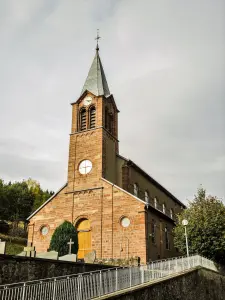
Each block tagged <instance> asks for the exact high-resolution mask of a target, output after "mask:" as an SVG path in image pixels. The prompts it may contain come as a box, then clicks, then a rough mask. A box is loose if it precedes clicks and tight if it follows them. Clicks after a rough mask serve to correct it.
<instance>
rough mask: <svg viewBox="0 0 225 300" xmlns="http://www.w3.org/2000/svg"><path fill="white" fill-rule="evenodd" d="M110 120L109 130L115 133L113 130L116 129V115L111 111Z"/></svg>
mask: <svg viewBox="0 0 225 300" xmlns="http://www.w3.org/2000/svg"><path fill="white" fill-rule="evenodd" d="M109 120H110V122H109V132H110V133H112V134H113V131H114V130H113V127H114V126H113V124H114V117H113V114H112V113H110V115H109Z"/></svg>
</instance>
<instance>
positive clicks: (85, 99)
mask: <svg viewBox="0 0 225 300" xmlns="http://www.w3.org/2000/svg"><path fill="white" fill-rule="evenodd" d="M91 102H92V98H91V96H87V97H86V98H84V105H85V106H88V105H90V104H91Z"/></svg>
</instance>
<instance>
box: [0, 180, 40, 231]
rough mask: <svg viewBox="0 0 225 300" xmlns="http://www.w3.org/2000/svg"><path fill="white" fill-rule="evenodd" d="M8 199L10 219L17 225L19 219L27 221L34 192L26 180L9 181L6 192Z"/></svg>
mask: <svg viewBox="0 0 225 300" xmlns="http://www.w3.org/2000/svg"><path fill="white" fill-rule="evenodd" d="M5 195H6V198H7V201H8V220H10V221H12V222H13V223H14V225H15V226H16V227H17V225H18V222H19V221H23V222H25V221H26V218H27V217H28V216H29V214H30V213H31V211H32V207H33V203H34V194H33V193H32V192H31V191H29V189H28V186H27V184H26V182H25V181H22V182H15V183H13V184H12V183H11V182H9V183H8V185H7V186H6V192H5Z"/></svg>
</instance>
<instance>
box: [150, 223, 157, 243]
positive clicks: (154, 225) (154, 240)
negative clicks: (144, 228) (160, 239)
mask: <svg viewBox="0 0 225 300" xmlns="http://www.w3.org/2000/svg"><path fill="white" fill-rule="evenodd" d="M151 227H152V228H151V237H152V243H153V244H155V243H156V223H155V221H154V220H152V224H151Z"/></svg>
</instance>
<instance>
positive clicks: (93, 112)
mask: <svg viewBox="0 0 225 300" xmlns="http://www.w3.org/2000/svg"><path fill="white" fill-rule="evenodd" d="M95 115H96V110H95V107H94V106H92V107H91V108H90V120H89V122H90V123H89V124H90V128H91V129H92V128H95Z"/></svg>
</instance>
